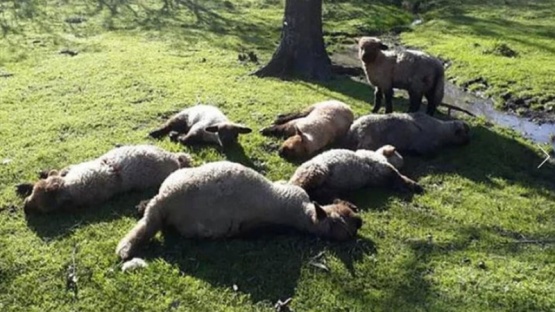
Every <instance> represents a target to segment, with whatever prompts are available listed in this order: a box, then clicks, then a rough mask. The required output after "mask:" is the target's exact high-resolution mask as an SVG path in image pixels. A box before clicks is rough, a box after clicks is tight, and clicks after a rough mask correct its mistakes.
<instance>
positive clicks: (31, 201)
mask: <svg viewBox="0 0 555 312" xmlns="http://www.w3.org/2000/svg"><path fill="white" fill-rule="evenodd" d="M190 163H191V157H190V156H189V155H188V154H185V153H170V152H167V151H165V150H163V149H161V148H159V147H156V146H152V145H135V146H122V147H118V148H114V149H112V150H110V151H108V152H107V153H105V154H104V155H102V156H100V157H98V158H96V159H94V160H91V161H87V162H84V163H80V164H76V165H72V166H69V167H68V168H65V169H63V170H62V172H61V173H57V172H56V171H53V172H51V173H50V174H49V176H48V177H47V178H46V179H41V180H40V181H39V182H37V183H36V184H35V185H34V186H33V191H32V193H31V195H30V196H29V197H27V198H26V200H25V211H26V212H32V211H35V210H37V211H42V212H48V211H51V210H56V209H59V208H62V207H68V208H71V207H78V206H87V205H91V204H95V203H100V202H103V201H105V200H107V199H109V198H111V197H113V196H114V195H116V194H118V193H124V192H128V191H131V190H144V189H148V188H151V187H155V186H157V185H160V184H161V183H162V182H163V181H164V179H165V178H166V177H167V176H168V175H170V173H172V172H174V171H175V170H177V169H179V168H182V167H187V166H190Z"/></svg>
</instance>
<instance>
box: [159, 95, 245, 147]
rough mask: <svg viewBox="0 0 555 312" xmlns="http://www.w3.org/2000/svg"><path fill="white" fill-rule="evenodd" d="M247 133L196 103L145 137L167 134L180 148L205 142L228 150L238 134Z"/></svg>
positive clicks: (218, 111) (224, 116)
mask: <svg viewBox="0 0 555 312" xmlns="http://www.w3.org/2000/svg"><path fill="white" fill-rule="evenodd" d="M250 132H252V129H250V128H249V127H247V126H245V125H241V124H237V123H234V122H231V121H230V120H229V119H228V118H227V116H226V115H225V114H224V113H223V112H222V111H221V110H220V109H219V108H217V107H215V106H212V105H202V104H200V105H195V106H192V107H189V108H186V109H184V110H182V111H181V112H179V113H177V114H175V115H174V116H172V117H171V118H170V119H169V120H168V121H166V122H165V123H164V125H162V126H161V127H160V128H158V129H156V130H154V131H152V132H150V133H149V135H150V136H151V137H153V138H156V139H159V138H161V137H163V136H165V135H168V134H169V135H170V138H171V139H172V140H176V141H178V142H180V143H181V144H184V145H191V144H198V143H208V144H216V145H217V146H219V147H221V148H228V147H230V146H232V145H234V144H236V143H237V140H238V136H239V134H246V133H250Z"/></svg>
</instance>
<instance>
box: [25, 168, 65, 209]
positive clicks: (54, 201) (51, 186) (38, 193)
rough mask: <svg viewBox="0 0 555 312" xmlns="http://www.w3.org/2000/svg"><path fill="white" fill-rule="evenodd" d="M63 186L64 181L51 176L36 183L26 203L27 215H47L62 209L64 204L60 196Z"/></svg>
mask: <svg viewBox="0 0 555 312" xmlns="http://www.w3.org/2000/svg"><path fill="white" fill-rule="evenodd" d="M63 184H64V180H63V179H62V178H61V177H59V176H50V177H48V178H47V179H44V180H40V181H39V182H37V183H35V185H34V186H33V191H32V193H31V195H29V196H28V197H27V198H26V199H25V202H24V206H23V211H24V212H25V214H30V213H37V212H38V213H47V212H52V211H55V210H58V209H60V208H61V207H62V205H63V204H64V202H63V201H62V200H61V196H60V190H61V189H62V188H63Z"/></svg>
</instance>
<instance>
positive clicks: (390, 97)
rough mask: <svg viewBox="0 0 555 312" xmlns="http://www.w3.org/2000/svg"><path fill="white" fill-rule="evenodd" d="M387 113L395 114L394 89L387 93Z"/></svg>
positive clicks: (388, 90)
mask: <svg viewBox="0 0 555 312" xmlns="http://www.w3.org/2000/svg"><path fill="white" fill-rule="evenodd" d="M385 113H386V114H390V113H393V88H390V89H387V90H386V91H385Z"/></svg>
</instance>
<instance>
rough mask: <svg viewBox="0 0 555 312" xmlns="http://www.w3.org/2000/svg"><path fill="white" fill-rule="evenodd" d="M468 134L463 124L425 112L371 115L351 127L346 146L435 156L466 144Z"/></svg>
mask: <svg viewBox="0 0 555 312" xmlns="http://www.w3.org/2000/svg"><path fill="white" fill-rule="evenodd" d="M469 132H470V127H469V126H468V124H466V123H465V122H464V121H461V120H450V121H443V120H439V119H436V118H434V117H431V116H428V115H426V114H424V113H411V114H406V113H393V114H387V115H379V114H369V115H366V116H362V117H360V118H358V119H357V120H355V122H354V123H353V124H352V125H351V129H349V132H348V133H347V135H346V139H345V143H344V146H345V147H347V148H349V149H353V150H357V149H369V150H375V149H376V148H379V147H380V146H383V145H387V144H390V145H393V146H395V147H396V148H397V149H398V150H399V151H400V152H401V153H407V154H416V155H422V156H433V155H434V154H436V153H437V152H438V150H439V149H440V148H442V147H445V146H449V145H464V144H467V143H468V142H469V141H470V134H469Z"/></svg>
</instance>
